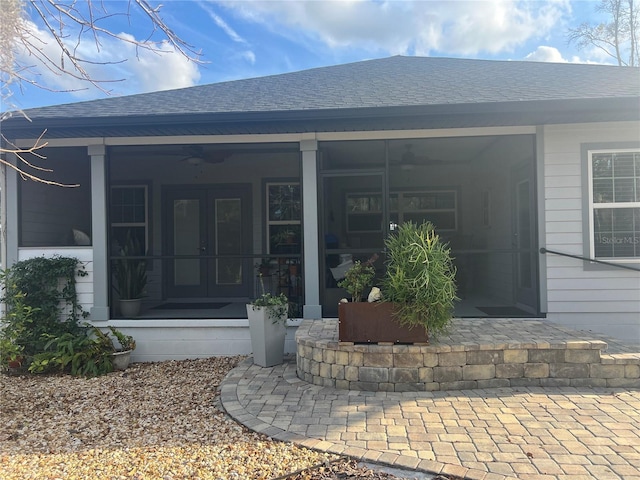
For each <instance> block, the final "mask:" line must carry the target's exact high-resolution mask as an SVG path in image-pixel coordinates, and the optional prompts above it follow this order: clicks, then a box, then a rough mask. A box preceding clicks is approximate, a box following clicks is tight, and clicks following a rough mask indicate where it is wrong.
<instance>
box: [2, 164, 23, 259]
mask: <svg viewBox="0 0 640 480" xmlns="http://www.w3.org/2000/svg"><path fill="white" fill-rule="evenodd" d="M7 161H9V162H10V163H11V164H13V165H16V164H17V161H18V160H17V159H16V155H15V154H14V153H8V154H7ZM3 172H4V185H3V186H2V188H3V190H2V243H3V248H4V252H5V255H6V258H3V259H2V268H7V267H10V266H12V265H13V264H14V263H16V262H17V261H18V227H19V224H18V173H17V172H16V171H15V170H14V169H13V168H9V167H5V166H3Z"/></svg>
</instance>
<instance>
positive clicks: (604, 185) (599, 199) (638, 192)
mask: <svg viewBox="0 0 640 480" xmlns="http://www.w3.org/2000/svg"><path fill="white" fill-rule="evenodd" d="M588 168H589V184H590V191H589V205H590V222H589V235H590V247H591V252H592V253H593V255H594V257H595V258H600V259H604V258H606V259H611V260H619V259H625V260H629V259H632V260H633V261H636V262H640V149H620V150H590V151H589V152H588Z"/></svg>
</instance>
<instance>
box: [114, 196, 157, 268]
mask: <svg viewBox="0 0 640 480" xmlns="http://www.w3.org/2000/svg"><path fill="white" fill-rule="evenodd" d="M148 190H149V189H148V187H147V185H118V186H113V187H111V245H112V254H114V255H116V254H118V252H119V250H120V247H122V246H123V245H124V244H125V243H126V240H127V235H128V234H129V235H131V236H132V238H133V239H134V240H135V241H136V242H137V244H138V245H140V246H141V247H144V251H142V252H137V254H138V255H144V254H145V253H146V252H148V251H149V209H148V202H149V192H148Z"/></svg>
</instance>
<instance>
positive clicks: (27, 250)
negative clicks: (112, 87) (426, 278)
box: [2, 56, 640, 360]
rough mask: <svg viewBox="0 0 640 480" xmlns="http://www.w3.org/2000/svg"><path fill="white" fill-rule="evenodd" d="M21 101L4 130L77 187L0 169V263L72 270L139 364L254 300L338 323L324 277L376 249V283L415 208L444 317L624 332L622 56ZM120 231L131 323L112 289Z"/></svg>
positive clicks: (639, 101) (627, 143)
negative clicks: (271, 298)
mask: <svg viewBox="0 0 640 480" xmlns="http://www.w3.org/2000/svg"><path fill="white" fill-rule="evenodd" d="M26 113H27V114H28V116H29V118H30V121H26V120H25V119H23V118H19V117H15V118H12V119H10V120H9V121H7V122H4V123H3V126H2V127H3V134H4V136H5V137H6V138H8V139H10V140H11V141H13V142H14V143H16V144H17V145H20V146H29V145H32V144H33V143H34V141H35V140H36V139H37V138H38V137H39V136H40V135H41V134H42V133H43V131H45V130H46V133H45V134H44V137H43V138H44V140H45V141H46V142H47V147H46V148H44V149H43V150H41V151H39V153H41V154H44V155H46V156H47V160H46V165H47V167H48V168H51V169H52V170H53V171H52V172H51V173H50V174H47V175H48V177H47V178H51V179H54V180H56V181H58V182H61V183H64V184H77V185H79V186H77V187H74V188H60V187H53V186H50V185H43V184H39V183H34V182H26V181H23V180H22V179H20V177H19V175H17V174H16V172H15V171H13V170H12V169H5V171H4V178H3V180H4V184H3V188H2V193H3V197H4V198H3V199H2V206H3V218H4V219H5V222H4V224H5V225H4V227H5V228H4V231H5V239H4V242H3V246H4V251H3V255H4V258H3V260H4V261H3V264H4V265H11V264H13V263H14V262H16V261H18V260H21V259H25V258H29V257H32V256H36V255H54V254H62V255H67V256H76V257H78V258H79V259H80V260H81V261H83V262H85V264H86V267H87V270H88V271H89V273H90V274H89V276H87V277H83V278H81V279H79V282H81V284H80V288H79V291H80V292H81V301H82V303H83V305H84V306H85V309H86V310H88V311H89V312H90V319H91V321H92V322H93V323H95V324H96V325H102V326H106V325H115V326H117V327H118V328H121V329H123V330H124V331H126V332H127V333H129V334H132V335H134V336H135V337H136V339H137V340H138V346H139V347H138V349H137V350H136V354H137V357H136V360H160V359H167V358H188V357H197V356H210V355H226V354H239V353H249V352H250V342H249V335H248V328H247V320H246V312H245V310H244V305H245V303H246V301H247V300H248V299H249V298H251V297H253V296H255V295H257V294H259V293H260V292H262V291H272V292H273V293H279V292H283V293H285V294H287V295H288V296H289V298H290V300H291V302H292V310H291V316H292V320H291V329H290V330H291V331H293V330H294V329H295V325H296V324H297V322H299V320H300V319H302V318H312V319H318V318H323V317H324V318H327V317H335V316H336V311H337V302H338V300H339V299H340V298H341V297H343V296H346V295H345V292H344V291H343V290H341V289H340V288H338V286H337V281H338V280H339V278H340V272H341V271H344V268H346V267H347V266H348V265H349V264H350V262H352V261H354V260H358V259H367V258H369V257H370V256H371V255H373V254H378V255H380V259H379V260H378V261H377V262H376V268H377V270H378V271H379V272H380V273H382V272H383V270H384V263H383V261H384V239H385V238H386V236H387V235H389V234H390V233H391V232H392V231H393V230H394V228H395V227H396V226H397V225H398V224H399V223H401V222H405V221H415V222H420V221H423V220H429V221H432V222H433V223H434V224H435V226H436V228H437V230H438V232H439V233H440V235H441V236H442V237H443V238H445V239H446V240H447V241H448V242H449V243H450V245H451V248H452V253H453V256H454V257H455V262H456V267H457V269H458V277H457V281H458V287H459V296H460V301H459V302H458V305H457V308H456V315H457V316H461V317H472V318H476V317H478V318H480V317H513V318H531V317H546V318H547V319H549V320H551V321H553V322H557V323H558V324H561V325H565V326H567V327H570V328H577V329H585V330H592V331H594V332H601V333H605V334H608V335H611V336H614V337H618V338H622V339H631V340H635V341H640V271H639V269H640V70H639V69H638V68H629V67H613V66H601V65H575V64H551V63H533V62H499V61H483V60H464V59H450V58H420V57H402V56H396V57H390V58H383V59H377V60H369V61H363V62H358V63H352V64H347V65H338V66H331V67H323V68H317V69H312V70H306V71H301V72H294V73H287V74H282V75H274V76H269V77H262V78H254V79H246V80H238V81H232V82H224V83H218V84H212V85H204V86H197V87H191V88H185V89H180V90H173V91H164V92H155V93H148V94H140V95H133V96H129V97H119V98H108V99H103V100H95V101H89V102H80V103H75V104H68V105H58V106H52V107H43V108H36V109H31V110H29V111H27V112H26ZM8 159H9V160H10V161H15V157H12V156H9V158H8ZM127 238H129V239H131V238H134V239H135V241H136V242H137V244H138V245H139V251H138V252H136V253H137V257H136V258H138V259H141V258H143V259H144V260H145V262H146V269H147V277H148V279H149V282H148V284H147V286H146V297H145V299H144V306H143V311H142V313H141V314H140V315H139V316H138V317H136V318H124V317H123V316H122V314H121V312H120V309H119V307H118V294H117V293H116V289H115V288H114V286H115V285H114V275H113V270H114V262H117V261H118V257H119V255H120V254H121V248H122V246H123V244H124V243H125V242H126V240H127ZM260 267H263V269H262V270H260ZM288 348H289V349H290V350H291V351H293V340H292V337H291V336H290V338H289V339H288Z"/></svg>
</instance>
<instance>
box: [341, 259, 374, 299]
mask: <svg viewBox="0 0 640 480" xmlns="http://www.w3.org/2000/svg"><path fill="white" fill-rule="evenodd" d="M375 276H376V270H375V268H373V265H371V262H370V261H367V262H365V263H362V262H360V260H356V261H355V262H354V264H353V266H352V267H351V268H350V269H349V270H347V272H346V273H345V276H344V278H343V279H342V280H341V281H339V282H338V286H339V287H340V288H344V289H345V290H346V291H347V292H348V293H349V295H351V301H352V302H361V301H362V295H363V294H364V293H365V291H366V290H367V289H369V288H371V286H372V285H373V279H374V277H375Z"/></svg>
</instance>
